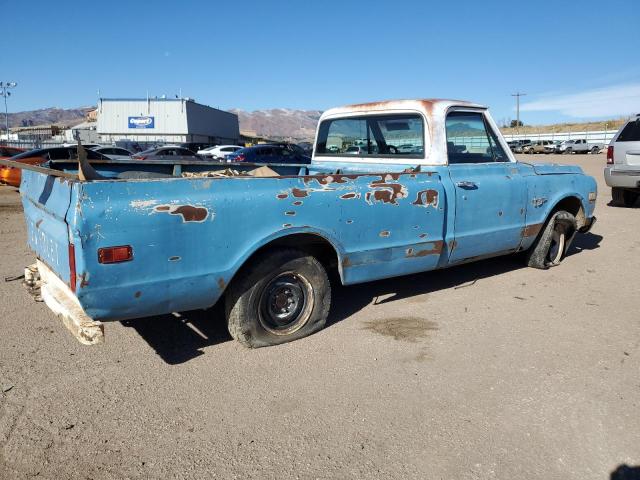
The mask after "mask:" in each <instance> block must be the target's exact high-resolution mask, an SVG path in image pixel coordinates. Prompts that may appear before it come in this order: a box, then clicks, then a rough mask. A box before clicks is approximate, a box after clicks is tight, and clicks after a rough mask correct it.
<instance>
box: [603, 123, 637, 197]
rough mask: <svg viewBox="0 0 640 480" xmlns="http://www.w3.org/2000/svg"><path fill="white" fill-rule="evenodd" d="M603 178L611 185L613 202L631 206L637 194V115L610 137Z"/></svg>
mask: <svg viewBox="0 0 640 480" xmlns="http://www.w3.org/2000/svg"><path fill="white" fill-rule="evenodd" d="M604 180H605V182H606V184H607V185H608V186H609V187H611V197H612V199H613V204H614V205H618V206H624V207H632V206H633V205H634V204H635V203H636V201H637V200H638V197H640V115H638V116H637V117H636V118H635V119H632V120H630V121H628V122H627V123H626V124H625V125H623V126H622V127H620V130H618V132H617V133H616V134H615V136H614V137H613V138H612V139H611V143H609V146H608V147H607V166H606V168H605V169H604Z"/></svg>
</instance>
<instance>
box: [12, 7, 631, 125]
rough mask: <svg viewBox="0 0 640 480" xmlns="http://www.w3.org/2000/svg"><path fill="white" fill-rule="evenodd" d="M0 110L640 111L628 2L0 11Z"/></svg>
mask: <svg viewBox="0 0 640 480" xmlns="http://www.w3.org/2000/svg"><path fill="white" fill-rule="evenodd" d="M0 11H1V12H2V15H3V17H5V21H3V22H2V23H3V38H4V39H5V42H7V39H8V44H7V43H5V42H3V43H4V47H3V48H2V49H1V51H2V53H1V54H0V58H2V61H1V62H0V80H6V81H16V82H18V84H19V85H18V87H17V88H16V89H15V90H14V92H13V96H12V97H11V99H10V103H9V110H10V111H20V110H28V109H36V108H42V107H49V106H59V107H64V108H68V107H76V106H81V105H91V104H95V103H96V98H97V91H98V90H99V91H100V94H101V96H103V97H109V98H112V97H144V96H145V95H146V92H147V91H148V92H149V94H150V95H152V96H155V95H158V96H160V95H162V94H166V95H169V96H172V95H175V94H177V93H178V92H179V91H180V89H181V90H182V94H183V95H184V96H190V97H193V98H195V99H196V100H197V101H199V102H201V103H205V104H208V105H212V106H216V107H220V108H234V107H236V108H241V109H245V110H255V109H266V108H299V109H326V108H330V107H332V106H337V105H341V104H345V103H353V102H363V101H372V100H381V99H389V98H414V97H420V98H430V97H444V98H462V99H468V100H473V101H476V102H479V103H483V104H486V105H489V106H490V108H491V111H492V113H493V116H494V118H496V119H497V120H500V119H503V118H515V107H514V104H515V102H514V99H513V98H512V97H511V96H510V94H511V93H514V92H516V91H522V92H526V93H527V96H526V97H523V98H522V104H523V105H522V112H521V118H522V120H523V121H524V122H525V123H527V124H540V123H550V122H556V121H564V120H585V119H594V118H612V117H618V116H622V115H628V114H630V113H636V112H640V48H639V41H638V29H639V26H640V1H638V0H625V1H618V0H610V1H607V2H602V1H598V2H596V1H589V0H585V1H581V2H568V1H567V2H565V1H562V0H555V1H552V2H551V1H549V2H548V1H536V2H521V1H520V2H518V1H513V0H511V1H493V2H492V1H490V0H487V1H482V2H481V1H477V0H474V1H466V0H456V1H442V0H438V1H433V2H431V1H402V0H396V1H388V0H387V1H377V0H368V1H349V0H342V1H333V0H323V1H315V2H312V1H272V2H269V1H243V2H241V1H233V2H231V1H227V2H218V1H210V2H205V1H188V0H183V1H181V2H174V1H164V0H157V1H154V2H142V1H128V2H125V1H105V2H89V1H86V0H85V1H82V2H80V1H65V2H59V3H52V2H50V1H47V2H40V1H29V2H26V1H24V0H21V1H11V0H0Z"/></svg>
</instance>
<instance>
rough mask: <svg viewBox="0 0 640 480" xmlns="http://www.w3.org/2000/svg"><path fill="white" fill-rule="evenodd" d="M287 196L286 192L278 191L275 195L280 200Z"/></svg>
mask: <svg viewBox="0 0 640 480" xmlns="http://www.w3.org/2000/svg"><path fill="white" fill-rule="evenodd" d="M288 196H289V194H287V193H279V194H278V195H276V198H279V199H280V200H284V199H285V198H287V197H288Z"/></svg>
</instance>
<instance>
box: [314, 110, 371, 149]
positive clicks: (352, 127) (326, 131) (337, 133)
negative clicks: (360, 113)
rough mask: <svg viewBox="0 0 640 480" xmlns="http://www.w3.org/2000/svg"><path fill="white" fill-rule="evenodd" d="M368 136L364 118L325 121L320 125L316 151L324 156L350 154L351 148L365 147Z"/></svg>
mask: <svg viewBox="0 0 640 480" xmlns="http://www.w3.org/2000/svg"><path fill="white" fill-rule="evenodd" d="M368 134H369V131H368V127H367V121H366V120H365V119H364V118H340V119H337V120H327V121H324V122H322V124H321V125H320V131H319V135H318V148H317V151H318V153H319V154H324V155H339V154H343V153H349V154H351V152H352V151H353V147H357V146H359V145H366V143H367V135H368ZM350 148H352V150H349V149H350Z"/></svg>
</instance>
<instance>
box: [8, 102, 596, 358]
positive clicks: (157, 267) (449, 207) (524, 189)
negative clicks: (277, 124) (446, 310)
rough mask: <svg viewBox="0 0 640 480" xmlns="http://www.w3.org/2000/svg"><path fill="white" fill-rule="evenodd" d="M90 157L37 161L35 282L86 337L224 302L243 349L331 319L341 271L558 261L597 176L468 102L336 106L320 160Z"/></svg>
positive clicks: (348, 275) (30, 197) (581, 221)
mask: <svg viewBox="0 0 640 480" xmlns="http://www.w3.org/2000/svg"><path fill="white" fill-rule="evenodd" d="M354 147H357V148H354ZM3 162H4V163H5V164H11V162H7V161H3ZM83 165H85V167H86V162H84V163H83V162H82V161H81V162H80V165H78V163H69V162H68V161H66V163H61V162H55V161H52V162H50V163H48V164H46V165H44V166H42V167H32V166H25V167H24V169H25V170H23V174H22V184H21V187H20V191H21V195H22V199H23V206H24V213H25V217H26V224H27V229H28V242H29V246H30V248H31V249H32V250H33V252H34V253H35V256H36V257H37V262H36V264H35V266H31V267H29V268H28V269H27V271H26V280H25V281H26V283H27V285H30V286H32V287H34V286H39V287H40V291H41V295H42V298H43V299H44V300H45V302H46V304H47V305H48V306H49V308H51V309H52V310H53V311H54V312H55V313H56V314H58V315H59V316H60V317H61V318H62V319H63V321H64V323H65V324H66V325H67V327H69V329H70V330H71V331H72V332H74V334H75V335H76V337H77V338H78V339H79V340H80V341H82V342H83V343H87V344H92V343H97V342H100V341H102V339H103V322H105V321H109V320H122V319H132V318H138V317H147V316H152V315H157V314H165V313H168V312H179V311H185V310H192V309H205V308H207V307H210V306H212V305H214V304H215V303H216V302H218V301H223V302H224V305H225V307H226V317H227V322H228V328H229V331H230V333H231V335H232V336H233V337H234V338H235V339H236V340H238V341H239V342H241V343H242V344H243V345H245V346H248V347H260V346H267V345H274V344H279V343H283V342H288V341H291V340H294V339H298V338H301V337H304V336H306V335H309V334H311V333H313V332H315V331H317V330H319V329H321V328H322V327H323V326H324V324H325V321H326V319H327V316H328V314H329V310H330V308H331V282H330V280H329V279H330V278H333V277H335V278H336V279H339V280H337V281H341V282H342V283H343V284H355V283H360V282H369V281H373V280H378V279H382V278H388V277H394V276H399V275H406V274H411V273H415V272H424V271H428V270H435V269H440V268H445V267H449V266H452V265H458V264H462V263H466V262H471V261H474V260H478V259H482V258H488V257H493V256H498V255H506V254H514V253H516V252H524V253H523V255H522V256H523V259H525V261H526V262H527V263H528V265H529V266H532V267H536V268H543V269H544V268H549V267H552V266H555V265H558V264H559V263H560V262H561V260H562V259H563V257H564V255H565V253H566V251H567V249H568V248H569V245H570V243H571V240H572V239H573V237H574V235H575V234H576V233H578V232H587V231H588V230H589V229H590V228H591V226H592V225H593V223H594V221H595V217H594V215H593V214H594V207H595V201H596V194H597V192H596V182H595V181H594V179H593V178H592V177H589V176H587V175H585V174H584V173H583V172H582V170H581V169H580V168H579V167H575V166H562V165H551V164H530V163H525V162H520V161H516V160H515V159H514V157H513V156H512V154H511V152H510V150H509V148H508V146H507V144H506V143H505V141H504V139H503V138H502V136H501V135H500V132H499V130H498V128H497V127H496V125H495V123H494V122H493V121H492V119H491V117H490V115H489V113H488V112H487V109H486V108H485V107H483V106H481V105H477V104H473V103H469V102H463V101H450V100H401V101H386V102H378V103H368V104H359V105H349V106H346V107H342V108H337V109H331V110H328V111H326V112H325V113H324V114H323V115H322V117H321V119H320V121H319V124H318V130H317V135H316V142H315V146H314V151H313V161H312V163H311V164H310V165H291V164H286V165H277V164H273V165H269V167H268V168H266V169H265V168H264V167H263V168H261V169H259V170H255V166H253V165H248V164H242V163H236V164H228V163H225V164H219V163H216V162H202V161H199V162H193V161H178V162H167V161H155V162H149V161H139V162H136V161H97V162H92V163H91V165H90V166H89V169H88V170H89V174H86V172H84V170H83ZM12 166H16V165H12ZM85 169H86V168H85ZM332 274H333V275H332Z"/></svg>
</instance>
